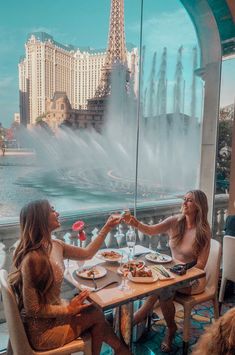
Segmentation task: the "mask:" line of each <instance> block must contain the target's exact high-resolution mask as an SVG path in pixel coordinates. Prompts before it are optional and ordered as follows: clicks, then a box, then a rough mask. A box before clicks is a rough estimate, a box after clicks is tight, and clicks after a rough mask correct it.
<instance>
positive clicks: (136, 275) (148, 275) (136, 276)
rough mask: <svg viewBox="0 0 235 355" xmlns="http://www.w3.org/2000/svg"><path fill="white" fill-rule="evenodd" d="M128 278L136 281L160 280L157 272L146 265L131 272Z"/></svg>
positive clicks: (149, 281)
mask: <svg viewBox="0 0 235 355" xmlns="http://www.w3.org/2000/svg"><path fill="white" fill-rule="evenodd" d="M128 279H129V280H130V281H132V282H136V283H153V282H155V281H157V280H158V276H157V273H155V272H154V271H152V270H151V269H150V268H149V267H147V266H145V267H143V268H142V269H141V270H133V271H131V272H129V274H128Z"/></svg>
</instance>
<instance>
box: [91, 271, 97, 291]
mask: <svg viewBox="0 0 235 355" xmlns="http://www.w3.org/2000/svg"><path fill="white" fill-rule="evenodd" d="M92 281H93V283H94V288H95V290H97V287H98V286H97V283H96V281H95V274H94V272H93V273H92Z"/></svg>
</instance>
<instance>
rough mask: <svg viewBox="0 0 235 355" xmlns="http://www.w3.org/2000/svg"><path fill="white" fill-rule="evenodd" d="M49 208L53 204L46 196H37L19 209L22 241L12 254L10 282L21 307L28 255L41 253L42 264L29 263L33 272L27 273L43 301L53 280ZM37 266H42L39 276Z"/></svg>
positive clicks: (43, 301)
mask: <svg viewBox="0 0 235 355" xmlns="http://www.w3.org/2000/svg"><path fill="white" fill-rule="evenodd" d="M50 210H51V206H50V204H49V202H48V201H47V200H36V201H33V202H30V203H29V204H27V205H25V206H24V207H23V208H22V210H21V212H20V241H19V244H18V246H17V248H16V250H15V253H14V256H13V269H14V271H13V272H12V273H10V274H9V282H10V284H11V286H12V287H13V288H14V290H15V292H16V294H17V297H18V303H19V308H20V309H21V308H22V307H23V298H22V287H23V284H22V271H21V268H22V262H23V260H24V258H25V257H26V255H28V254H29V253H31V252H36V253H38V255H39V256H40V259H39V260H40V262H39V265H38V264H37V265H30V266H32V268H31V270H30V273H31V275H28V276H29V277H30V279H31V281H32V282H33V284H34V286H35V289H36V291H37V293H38V296H39V299H40V302H41V303H43V304H45V303H46V301H47V292H48V290H49V289H50V288H51V286H52V284H53V282H54V276H53V271H52V267H51V263H50V261H49V252H50V250H51V247H52V242H51V235H50V229H49V225H48V219H49V213H50ZM45 245H46V247H47V248H45ZM33 264H34V263H33ZM36 268H37V269H38V270H41V272H37V277H35V275H34V272H35V270H36Z"/></svg>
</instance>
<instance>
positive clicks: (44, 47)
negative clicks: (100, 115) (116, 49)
mask: <svg viewBox="0 0 235 355" xmlns="http://www.w3.org/2000/svg"><path fill="white" fill-rule="evenodd" d="M105 56H106V52H105V50H94V49H91V48H89V47H87V48H75V47H73V46H66V45H63V44H60V43H58V42H56V41H55V40H54V39H53V37H52V36H51V35H49V34H47V33H45V32H37V33H31V34H30V35H29V36H28V40H27V42H26V44H25V57H24V58H22V59H21V60H20V62H19V65H18V68H19V91H20V117H21V123H22V124H24V125H31V124H34V123H35V122H36V119H37V118H38V117H40V116H42V115H44V114H46V113H47V112H46V111H47V102H48V100H52V98H53V96H54V94H55V93H56V92H64V93H66V95H67V97H68V99H69V102H70V104H71V107H72V108H73V109H76V110H78V109H86V107H87V100H88V99H90V98H93V97H94V94H95V91H96V88H97V87H98V85H99V82H100V77H101V69H102V67H103V65H104V63H105ZM127 65H128V68H129V70H130V72H131V75H132V76H134V87H135V88H137V81H138V80H137V78H138V53H137V48H134V47H133V46H130V50H129V51H127Z"/></svg>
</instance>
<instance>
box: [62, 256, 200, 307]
mask: <svg viewBox="0 0 235 355" xmlns="http://www.w3.org/2000/svg"><path fill="white" fill-rule="evenodd" d="M141 259H143V257H142V258H141ZM146 264H148V265H150V263H148V262H146ZM151 265H154V264H153V263H151ZM102 266H103V267H105V268H106V269H107V270H111V271H113V272H115V273H116V272H117V269H118V267H119V264H118V263H109V262H104V263H102ZM164 266H165V267H166V268H169V267H170V266H171V264H164ZM204 276H205V271H204V270H200V269H197V268H195V267H193V268H191V269H189V270H187V272H186V274H185V275H181V276H180V275H176V274H174V278H173V279H169V280H157V281H155V282H153V283H136V282H132V281H130V280H127V281H126V285H127V289H124V290H121V289H120V288H119V287H118V285H115V284H114V285H111V286H109V287H108V288H104V289H103V290H100V291H98V292H91V293H90V296H89V300H90V301H91V302H93V303H94V304H96V305H97V306H98V307H99V308H100V309H102V310H103V311H104V310H107V309H111V308H114V307H117V306H120V305H122V304H125V303H128V302H130V301H134V300H136V299H140V298H143V297H145V296H148V295H150V294H153V293H154V291H155V292H156V291H160V290H163V289H164V288H167V287H169V286H172V285H176V284H178V283H180V282H181V281H193V280H195V279H198V278H201V277H204ZM65 279H67V281H68V282H70V283H72V284H73V285H74V286H76V287H78V288H79V283H78V281H77V280H75V278H74V277H73V275H72V272H70V273H67V276H66V273H65ZM120 279H121V277H120Z"/></svg>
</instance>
